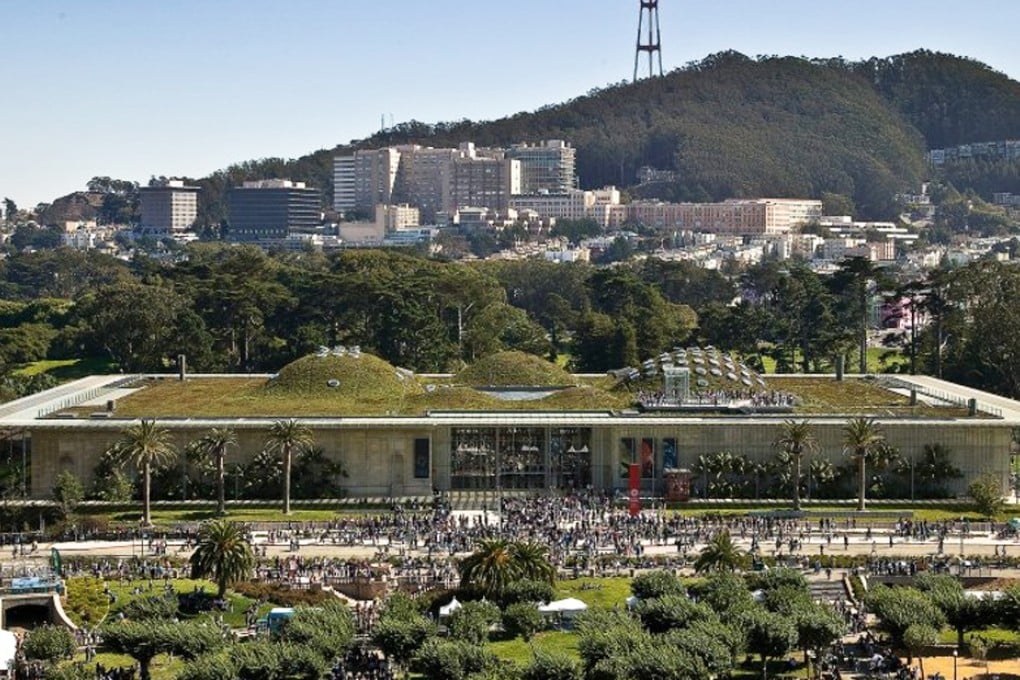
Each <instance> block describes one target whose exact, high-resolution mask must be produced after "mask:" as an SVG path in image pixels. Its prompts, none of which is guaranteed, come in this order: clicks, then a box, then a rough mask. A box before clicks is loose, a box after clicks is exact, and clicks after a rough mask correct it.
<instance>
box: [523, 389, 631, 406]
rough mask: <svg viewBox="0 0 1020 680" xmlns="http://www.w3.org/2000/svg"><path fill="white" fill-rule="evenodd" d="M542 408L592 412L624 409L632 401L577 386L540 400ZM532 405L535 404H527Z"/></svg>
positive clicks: (617, 394) (627, 398) (624, 397)
mask: <svg viewBox="0 0 1020 680" xmlns="http://www.w3.org/2000/svg"><path fill="white" fill-rule="evenodd" d="M540 401H541V407H542V408H550V409H551V408H555V409H563V410H567V411H593V410H600V409H607V408H624V407H626V406H629V405H630V403H631V402H632V401H633V400H632V399H630V397H629V395H626V396H621V395H620V394H619V393H614V394H610V393H609V392H606V391H605V390H600V389H599V388H597V387H592V386H590V385H578V386H576V387H568V388H567V389H565V390H559V391H557V392H555V393H554V394H550V395H549V396H548V397H546V398H544V399H541V400H540ZM528 403H530V404H534V403H535V402H528Z"/></svg>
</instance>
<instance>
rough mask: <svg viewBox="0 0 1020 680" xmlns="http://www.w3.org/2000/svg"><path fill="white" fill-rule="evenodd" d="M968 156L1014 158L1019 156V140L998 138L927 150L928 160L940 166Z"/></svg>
mask: <svg viewBox="0 0 1020 680" xmlns="http://www.w3.org/2000/svg"><path fill="white" fill-rule="evenodd" d="M970 158H996V159H1004V160H1016V159H1018V158H1020V140H1017V139H1000V140H998V141H994V142H974V143H971V144H961V145H959V146H953V147H949V148H947V149H932V150H931V151H929V152H928V162H929V163H930V164H931V165H933V166H935V167H941V166H943V165H945V164H946V163H947V162H951V161H959V160H967V159H970Z"/></svg>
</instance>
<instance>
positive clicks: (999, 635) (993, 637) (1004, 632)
mask: <svg viewBox="0 0 1020 680" xmlns="http://www.w3.org/2000/svg"><path fill="white" fill-rule="evenodd" d="M975 635H978V636H981V637H983V638H985V639H986V640H988V642H990V643H991V644H992V645H1000V646H1002V647H1011V648H1013V649H1014V651H1018V650H1020V632H1018V631H1013V630H1009V629H1007V628H997V627H993V628H984V629H982V630H975V631H972V632H969V633H966V634H964V636H963V639H964V641H968V640H970V638H971V637H973V636H975ZM939 644H943V645H955V644H956V631H955V630H953V629H952V628H943V629H942V630H941V631H940V632H939Z"/></svg>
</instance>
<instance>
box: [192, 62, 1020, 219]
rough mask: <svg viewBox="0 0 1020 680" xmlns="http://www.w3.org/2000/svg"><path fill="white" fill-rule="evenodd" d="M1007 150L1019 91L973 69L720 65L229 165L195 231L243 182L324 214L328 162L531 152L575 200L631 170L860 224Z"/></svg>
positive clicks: (683, 193)
mask: <svg viewBox="0 0 1020 680" xmlns="http://www.w3.org/2000/svg"><path fill="white" fill-rule="evenodd" d="M1009 137H1020V83H1017V82H1015V81H1012V80H1010V79H1009V78H1008V77H1007V76H1005V75H1003V74H1000V73H997V72H995V71H993V70H992V69H991V68H989V67H988V66H985V65H983V64H981V63H979V62H976V61H973V60H970V59H965V58H960V57H955V56H951V55H946V54H937V53H931V52H926V51H918V52H913V53H910V54H903V55H899V56H894V57H888V58H884V59H877V58H876V59H870V60H867V61H864V62H847V61H844V60H842V59H830V60H806V59H799V58H793V57H764V58H759V59H750V58H748V57H745V56H744V55H741V54H739V53H736V52H724V53H720V54H716V55H712V56H709V57H707V58H706V59H704V60H702V61H701V62H697V63H694V64H690V65H688V66H687V67H685V68H683V69H678V70H676V71H673V72H671V73H669V74H668V75H666V76H665V77H663V78H655V79H648V80H643V81H639V82H637V83H633V84H631V83H627V84H620V85H613V86H610V87H607V88H605V89H601V90H595V91H592V92H590V93H589V94H588V95H586V96H582V97H578V98H576V99H573V100H570V101H568V102H565V103H562V104H557V105H551V106H547V107H543V108H541V109H539V110H538V111H535V112H533V113H518V114H516V115H512V116H509V117H507V118H502V119H499V120H495V121H489V122H472V121H459V122H454V123H438V124H435V125H430V124H425V123H419V122H410V123H403V124H400V125H397V126H395V127H393V128H391V129H389V130H386V131H383V132H380V133H377V134H375V135H373V136H371V137H369V138H367V139H364V140H360V141H359V142H356V143H352V144H351V145H346V146H342V147H337V148H336V149H322V150H320V151H317V152H315V153H312V154H309V155H307V156H304V157H302V158H299V159H296V160H291V161H284V160H282V159H264V160H259V161H249V162H246V163H243V164H239V165H235V166H232V167H230V168H227V169H226V170H222V171H219V172H217V173H214V174H213V175H211V176H209V177H206V178H203V179H202V180H198V183H199V184H201V185H202V187H203V193H202V195H201V206H200V215H199V222H200V224H217V223H218V222H219V221H220V220H222V219H224V218H225V217H226V213H225V206H224V200H223V195H224V189H225V187H228V186H231V185H233V184H236V183H238V182H240V181H242V180H244V179H255V178H266V177H290V178H292V179H295V180H300V181H307V182H309V183H310V184H312V185H314V186H318V187H321V188H322V189H323V202H324V204H325V205H329V204H330V202H331V200H332V158H333V155H334V154H335V153H337V152H345V151H346V152H349V151H351V150H353V149H355V148H372V147H378V146H383V145H387V144H399V143H410V142H417V143H422V144H426V145H432V146H439V145H456V144H458V143H460V142H462V141H468V140H470V141H474V142H476V143H477V144H481V145H503V144H510V143H514V142H521V141H537V140H540V139H565V140H568V141H570V142H571V143H572V144H573V145H574V146H575V147H577V149H578V174H579V176H580V181H581V184H582V186H584V187H597V186H601V185H604V184H615V185H617V186H621V187H629V186H631V185H633V184H634V183H635V182H636V178H635V173H636V171H637V168H639V167H641V166H642V165H651V166H654V167H656V168H660V169H669V170H675V171H677V173H678V178H679V179H678V181H677V182H675V183H670V184H659V185H655V186H651V187H648V186H646V187H641V188H640V190H636V191H635V192H634V193H635V194H636V195H639V196H641V195H646V196H655V197H659V198H664V199H668V200H694V201H705V200H720V199H725V198H731V197H740V196H760V195H769V196H780V197H781V196H811V197H821V196H822V195H823V193H826V192H831V193H834V194H843V195H846V196H848V197H851V198H852V199H853V201H854V202H855V204H856V207H857V213H858V215H860V216H862V217H890V216H891V215H892V214H893V206H892V195H893V193H895V192H897V191H902V190H905V189H913V188H916V187H917V185H918V182H919V181H920V180H921V179H922V176H923V174H924V172H925V166H924V152H925V151H926V150H927V149H929V148H939V147H942V146H946V145H950V144H958V143H963V142H971V141H988V140H992V139H1002V138H1009ZM958 188H960V189H965V188H966V187H958Z"/></svg>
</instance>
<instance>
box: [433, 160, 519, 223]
mask: <svg viewBox="0 0 1020 680" xmlns="http://www.w3.org/2000/svg"><path fill="white" fill-rule="evenodd" d="M499 156H502V154H501V153H500V154H499ZM445 193H446V197H447V200H446V205H445V210H447V211H452V210H456V209H458V208H462V207H467V206H482V207H485V208H491V209H493V210H497V211H501V212H502V211H505V210H506V209H507V208H508V207H509V205H510V200H511V198H512V197H513V196H514V195H516V194H519V193H521V163H520V161H516V160H513V159H510V158H502V157H490V158H485V157H479V156H473V155H472V156H465V157H462V158H455V159H454V160H453V162H452V165H451V167H450V173H449V175H448V184H447V190H446V192H445Z"/></svg>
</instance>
